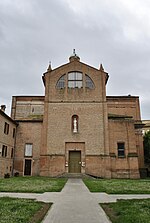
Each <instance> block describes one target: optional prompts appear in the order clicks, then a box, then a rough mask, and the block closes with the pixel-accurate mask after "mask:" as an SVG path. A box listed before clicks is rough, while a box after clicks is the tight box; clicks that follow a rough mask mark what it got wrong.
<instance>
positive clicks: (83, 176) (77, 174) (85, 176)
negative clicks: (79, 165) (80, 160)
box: [59, 173, 93, 179]
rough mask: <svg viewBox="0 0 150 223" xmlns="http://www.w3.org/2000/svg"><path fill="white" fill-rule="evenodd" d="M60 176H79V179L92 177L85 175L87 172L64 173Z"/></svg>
mask: <svg viewBox="0 0 150 223" xmlns="http://www.w3.org/2000/svg"><path fill="white" fill-rule="evenodd" d="M59 177H60V178H78V179H79V178H80V179H83V178H91V179H93V177H92V176H90V175H87V174H84V173H64V174H62V175H61V176H59Z"/></svg>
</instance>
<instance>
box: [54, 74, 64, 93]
mask: <svg viewBox="0 0 150 223" xmlns="http://www.w3.org/2000/svg"><path fill="white" fill-rule="evenodd" d="M65 76H66V75H65V74H64V75H63V76H61V77H60V78H59V80H58V81H57V84H56V88H58V89H62V88H65Z"/></svg>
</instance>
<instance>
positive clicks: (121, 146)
mask: <svg viewBox="0 0 150 223" xmlns="http://www.w3.org/2000/svg"><path fill="white" fill-rule="evenodd" d="M117 145H118V157H124V156H125V143H124V142H118V143H117Z"/></svg>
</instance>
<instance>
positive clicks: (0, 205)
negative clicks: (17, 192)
mask: <svg viewBox="0 0 150 223" xmlns="http://www.w3.org/2000/svg"><path fill="white" fill-rule="evenodd" d="M48 205H49V206H48V208H49V207H50V205H51V204H48ZM44 207H45V204H44V203H43V202H37V201H35V200H30V199H19V198H9V197H2V198H0V222H1V223H8V222H11V223H16V222H17V223H27V222H28V223H30V222H32V223H33V222H34V223H39V222H41V220H42V219H43V217H44V215H45V214H46V212H47V210H48V209H46V212H45V211H44V210H43V209H44ZM41 213H43V214H41Z"/></svg>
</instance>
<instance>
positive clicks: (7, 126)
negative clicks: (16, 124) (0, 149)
mask: <svg viewBox="0 0 150 223" xmlns="http://www.w3.org/2000/svg"><path fill="white" fill-rule="evenodd" d="M4 133H5V134H6V135H8V133H9V124H8V123H7V122H5V125H4Z"/></svg>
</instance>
